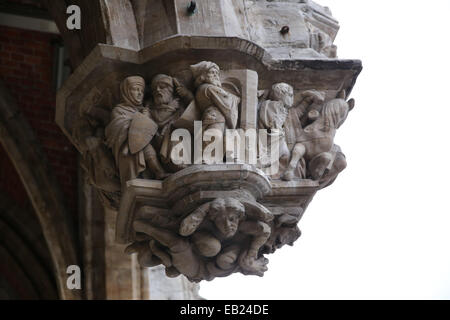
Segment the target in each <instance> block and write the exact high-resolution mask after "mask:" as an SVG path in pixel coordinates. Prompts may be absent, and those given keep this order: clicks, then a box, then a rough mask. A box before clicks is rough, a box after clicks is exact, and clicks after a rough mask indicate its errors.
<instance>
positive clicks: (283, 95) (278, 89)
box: [272, 83, 294, 108]
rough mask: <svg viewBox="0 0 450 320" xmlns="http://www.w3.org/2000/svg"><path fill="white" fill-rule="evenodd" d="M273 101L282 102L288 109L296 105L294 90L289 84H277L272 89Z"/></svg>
mask: <svg viewBox="0 0 450 320" xmlns="http://www.w3.org/2000/svg"><path fill="white" fill-rule="evenodd" d="M272 99H274V100H277V101H282V102H283V103H284V106H285V107H286V108H290V107H292V106H293V105H294V90H293V88H292V87H291V86H290V85H288V84H287V83H277V84H275V85H274V86H273V87H272Z"/></svg>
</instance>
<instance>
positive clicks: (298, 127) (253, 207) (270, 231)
mask: <svg viewBox="0 0 450 320" xmlns="http://www.w3.org/2000/svg"><path fill="white" fill-rule="evenodd" d="M213 2H214V3H215V1H212V2H211V3H209V2H208V3H209V4H205V5H206V6H209V5H211V6H213V4H212V3H213ZM237 2H239V1H237ZM245 3H246V4H247V5H248V6H246V7H245V10H244V11H245V12H246V13H247V15H246V18H249V17H250V16H253V17H254V18H255V19H256V18H258V19H259V20H258V19H256V20H255V21H257V23H256V26H259V25H266V24H267V23H268V22H267V21H269V20H270V19H269V18H268V17H267V16H265V15H264V14H265V13H264V12H266V11H265V10H267V8H269V7H270V6H273V9H274V10H275V12H279V11H280V10H281V11H283V10H289V8H291V7H293V6H297V5H300V4H298V3H293V2H289V1H276V2H274V3H273V4H267V3H266V4H264V5H262V4H261V3H260V4H258V3H257V2H256V1H246V2H245ZM239 5H240V4H239ZM239 5H237V4H236V6H238V7H239ZM261 6H263V7H261ZM175 7H176V6H175ZM225 7H226V6H223V5H222V6H221V10H225V11H224V12H223V14H224V15H225V16H227V15H229V14H230V12H229V11H227V10H228V9H229V8H228V9H227V8H225ZM167 8H169V9H170V8H171V7H170V6H169V7H167ZM167 8H166V9H167ZM301 8H302V11H301V12H302V13H301V15H302V20H301V21H300V24H299V25H298V26H297V25H295V26H296V27H298V28H299V29H298V30H302V29H301V28H304V29H305V32H306V33H304V34H303V36H305V37H304V38H305V39H303V38H302V39H303V40H302V39H300V38H298V39H297V38H295V39H291V40H289V41H288V40H286V39H285V40H286V42H285V46H284V47H280V45H279V44H280V43H283V37H286V36H287V35H286V34H284V33H279V34H278V35H277V37H278V38H277V41H278V42H277V41H272V40H273V39H272V40H270V37H275V35H273V34H271V33H270V30H271V28H269V27H268V28H267V29H266V30H265V31H264V30H259V29H255V30H253V31H249V30H245V32H244V29H243V31H242V32H244V33H245V34H247V36H245V37H226V36H217V37H214V36H210V35H208V34H205V36H206V37H202V36H199V35H197V33H198V32H199V31H198V30H197V29H195V28H194V29H195V30H197V31H195V30H194V29H193V32H194V31H195V32H194V34H193V35H192V36H175V37H173V36H172V37H167V38H165V39H162V40H159V41H157V43H156V44H154V45H153V46H150V47H149V48H150V49H151V50H150V49H149V48H147V49H145V50H142V51H132V50H126V49H123V48H118V47H113V46H101V45H100V46H98V47H97V48H96V49H95V50H94V51H93V52H92V53H91V55H90V56H89V57H88V58H86V60H85V62H84V63H83V64H82V65H81V66H80V68H78V69H77V70H76V72H75V74H74V75H73V76H72V77H71V78H70V79H69V81H68V83H66V85H65V86H64V87H63V89H62V90H61V91H60V92H59V94H58V112H57V122H58V123H59V124H60V125H61V127H62V128H63V130H64V132H65V133H66V134H67V135H68V137H69V138H70V139H71V140H72V142H73V143H74V144H75V145H76V146H77V148H78V149H79V151H80V153H81V154H82V164H83V167H84V169H85V170H86V171H87V173H88V174H87V177H88V179H89V182H90V183H91V184H93V185H94V186H95V187H96V188H97V189H98V190H99V191H100V192H99V193H100V195H101V197H102V200H103V203H104V204H105V205H107V206H109V207H111V208H113V209H115V210H117V211H118V216H117V226H116V238H117V241H118V242H120V243H124V244H128V247H127V250H126V252H127V253H137V255H138V260H139V262H140V263H141V265H142V266H146V267H152V266H156V265H163V266H165V269H166V274H167V276H169V277H175V276H178V275H180V274H183V275H185V276H186V277H187V278H188V279H189V280H191V281H193V282H198V281H201V280H212V279H214V278H215V277H224V276H228V275H230V274H232V273H235V272H240V273H243V274H246V275H258V276H262V275H263V274H264V272H265V271H266V270H267V268H268V260H267V257H266V256H267V255H268V254H272V253H274V252H275V251H276V250H278V249H279V248H281V247H283V246H284V245H293V243H294V242H295V241H296V240H297V239H298V238H299V236H300V230H299V228H298V226H297V224H298V222H299V221H300V219H301V217H302V215H303V212H304V211H305V210H306V208H307V206H308V204H309V202H310V201H311V200H312V197H313V196H314V194H315V193H316V192H317V191H318V190H319V189H321V188H324V187H326V186H328V185H330V184H331V183H333V181H334V180H335V179H336V177H337V175H338V174H339V173H340V172H341V171H342V170H344V169H345V167H346V159H345V156H344V154H343V153H342V151H341V149H340V147H339V146H337V145H335V144H334V137H335V135H336V132H337V130H338V129H339V127H340V126H341V125H342V124H343V123H344V121H345V120H346V119H347V117H348V116H349V114H350V111H351V110H352V109H353V108H354V105H355V102H354V100H353V99H348V93H349V92H350V91H351V89H352V87H353V85H354V82H355V80H356V77H357V75H358V74H359V72H360V70H361V65H360V62H359V61H356V60H336V59H328V58H325V57H331V58H334V57H335V53H336V48H335V46H334V45H333V44H332V39H333V38H334V36H335V33H336V32H337V23H336V24H334V22H333V20H332V18H330V17H331V16H330V15H329V11H328V10H327V9H323V8H321V7H319V6H317V5H315V4H313V3H312V2H308V3H306V2H305V3H302V4H301ZM305 8H306V9H307V10H306V9H305ZM308 8H309V9H308ZM169 9H167V10H169ZM167 10H166V14H167ZM169 11H170V10H169ZM244 11H243V12H244ZM281 11H280V12H281ZM283 12H284V11H283ZM225 13H226V14H225ZM318 17H319V18H320V19H319V18H318ZM177 19H180V21H181V22H182V23H187V22H186V21H184V19H185V17H184V16H183V17H181V16H177ZM186 19H187V18H186ZM268 19H269V20H268ZM280 19H281V20H282V18H280ZM230 21H231V22H230V24H228V25H227V27H230V26H231V25H232V24H233V23H237V22H238V21H240V20H239V19H238V20H236V21H234V20H230ZM141 22H142V21H141ZM241 22H242V21H241ZM297 22H298V21H297ZM277 23H279V22H277ZM138 25H141V24H140V22H139V20H138ZM234 30H235V31H236V32H237V29H234ZM291 30H292V29H291ZM263 31H264V32H263ZM263 34H264V35H265V38H261V37H262V36H261V35H263ZM258 37H259V38H258ZM248 38H250V39H253V40H252V41H254V42H257V43H265V41H266V42H267V41H268V42H267V45H268V43H272V44H276V46H274V47H270V46H267V45H266V46H265V47H264V48H261V47H259V46H256V45H255V44H254V43H253V42H252V41H249V40H248ZM146 39H147V38H146ZM255 39H258V41H256V40H255ZM299 41H300V42H301V41H305V44H308V45H309V46H310V48H312V49H313V50H314V52H315V53H314V54H310V55H309V56H308V58H309V59H305V60H298V57H299V52H301V53H302V54H306V55H307V53H308V52H309V51H308V50H306V49H307V47H308V46H305V47H304V48H305V50H303V51H302V50H300V51H298V50H297V51H296V53H295V54H293V55H291V57H290V58H289V59H287V60H280V57H282V56H283V54H282V51H283V50H288V49H289V48H291V47H290V46H293V43H297V42H299ZM144 43H146V42H145V41H144ZM297 44H298V43H297ZM295 45H296V44H295ZM277 48H281V49H282V50H281V49H280V50H281V51H280V50H278V49H277ZM288 51H289V50H288ZM294 51H295V50H294ZM283 52H284V51H283ZM296 59H297V60H296Z"/></svg>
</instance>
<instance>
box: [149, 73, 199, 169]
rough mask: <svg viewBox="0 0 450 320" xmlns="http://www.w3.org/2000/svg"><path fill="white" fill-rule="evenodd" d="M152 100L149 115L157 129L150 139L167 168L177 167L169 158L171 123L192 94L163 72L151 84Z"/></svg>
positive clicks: (171, 143) (192, 96)
mask: <svg viewBox="0 0 450 320" xmlns="http://www.w3.org/2000/svg"><path fill="white" fill-rule="evenodd" d="M151 89H152V96H153V101H151V102H150V103H149V104H148V108H149V109H150V117H151V118H152V119H153V121H155V122H156V124H157V125H158V131H157V132H156V134H155V137H154V138H153V140H152V144H153V146H154V147H155V148H156V150H159V155H160V157H161V161H162V163H163V164H164V165H165V166H166V167H169V170H170V169H172V170H171V171H174V170H175V171H176V170H178V169H181V168H179V167H178V166H175V165H174V164H173V163H172V162H171V160H170V154H171V150H172V147H173V142H172V141H171V139H170V135H171V133H172V131H173V124H174V123H175V122H176V121H177V120H178V119H179V118H180V116H181V115H182V114H183V112H184V111H185V108H186V106H187V105H188V104H189V103H190V102H191V101H192V100H194V95H193V94H192V93H191V92H190V91H189V90H188V89H186V88H185V87H184V86H183V85H181V84H180V82H179V81H178V80H177V79H176V78H173V77H170V76H168V75H165V74H158V75H156V76H155V77H154V78H153V80H152V84H151Z"/></svg>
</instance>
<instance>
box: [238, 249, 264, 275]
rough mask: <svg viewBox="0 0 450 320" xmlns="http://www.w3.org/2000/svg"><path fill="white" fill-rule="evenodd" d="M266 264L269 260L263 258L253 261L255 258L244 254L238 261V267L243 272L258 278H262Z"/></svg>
mask: <svg viewBox="0 0 450 320" xmlns="http://www.w3.org/2000/svg"><path fill="white" fill-rule="evenodd" d="M268 263H269V260H268V259H266V258H264V257H261V258H259V259H255V257H253V256H251V255H248V254H244V255H243V256H242V257H241V259H240V261H239V265H240V267H241V268H242V269H243V270H245V271H247V272H248V273H250V274H254V275H257V276H259V277H262V276H263V275H264V272H266V271H267V264H268Z"/></svg>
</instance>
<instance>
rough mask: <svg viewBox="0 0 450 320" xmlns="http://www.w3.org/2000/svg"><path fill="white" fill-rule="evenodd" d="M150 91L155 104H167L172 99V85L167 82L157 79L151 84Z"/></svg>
mask: <svg viewBox="0 0 450 320" xmlns="http://www.w3.org/2000/svg"><path fill="white" fill-rule="evenodd" d="M152 93H153V98H154V100H155V103H156V104H157V105H161V104H168V103H170V102H171V101H172V100H173V87H172V86H171V85H169V84H168V83H167V82H164V81H158V82H157V83H156V84H155V85H154V86H153V92H152Z"/></svg>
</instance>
